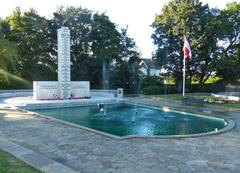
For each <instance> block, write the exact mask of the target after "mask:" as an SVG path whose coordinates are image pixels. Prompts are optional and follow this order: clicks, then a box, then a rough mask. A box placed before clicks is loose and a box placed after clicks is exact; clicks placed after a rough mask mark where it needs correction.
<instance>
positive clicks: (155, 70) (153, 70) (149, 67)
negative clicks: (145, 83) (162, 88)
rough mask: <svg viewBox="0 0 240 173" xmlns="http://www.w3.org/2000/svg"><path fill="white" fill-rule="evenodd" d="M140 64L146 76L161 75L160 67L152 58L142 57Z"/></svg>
mask: <svg viewBox="0 0 240 173" xmlns="http://www.w3.org/2000/svg"><path fill="white" fill-rule="evenodd" d="M139 66H140V71H141V72H142V73H143V74H144V75H145V76H160V73H161V70H160V67H158V66H156V65H155V64H154V62H153V61H152V59H142V60H141V62H140V63H139Z"/></svg>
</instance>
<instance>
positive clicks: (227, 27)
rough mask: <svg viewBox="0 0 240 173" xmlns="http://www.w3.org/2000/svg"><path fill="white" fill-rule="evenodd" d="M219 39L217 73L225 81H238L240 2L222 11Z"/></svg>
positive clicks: (239, 65) (239, 62) (239, 73)
mask: <svg viewBox="0 0 240 173" xmlns="http://www.w3.org/2000/svg"><path fill="white" fill-rule="evenodd" d="M219 18H220V19H219V20H220V21H221V27H220V28H219V29H220V31H221V32H220V34H219V41H221V43H222V44H220V45H219V46H220V53H221V56H220V60H219V62H218V65H217V74H218V75H219V76H221V77H222V78H223V79H224V81H225V82H236V81H237V80H238V79H240V29H239V28H240V3H237V2H233V3H230V4H228V5H227V7H226V8H225V9H224V10H223V11H221V14H220V16H219Z"/></svg>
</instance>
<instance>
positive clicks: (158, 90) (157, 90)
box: [141, 85, 164, 95]
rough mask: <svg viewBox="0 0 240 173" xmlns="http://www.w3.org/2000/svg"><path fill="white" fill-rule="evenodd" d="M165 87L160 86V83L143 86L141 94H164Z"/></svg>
mask: <svg viewBox="0 0 240 173" xmlns="http://www.w3.org/2000/svg"><path fill="white" fill-rule="evenodd" d="M163 93H164V91H163V87H161V86H158V85H151V86H147V87H145V88H143V89H142V90H141V94H144V95H156V94H163Z"/></svg>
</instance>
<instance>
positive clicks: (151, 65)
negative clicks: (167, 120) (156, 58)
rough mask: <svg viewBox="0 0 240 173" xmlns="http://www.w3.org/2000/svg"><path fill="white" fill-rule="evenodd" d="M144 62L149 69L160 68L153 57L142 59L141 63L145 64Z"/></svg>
mask: <svg viewBox="0 0 240 173" xmlns="http://www.w3.org/2000/svg"><path fill="white" fill-rule="evenodd" d="M143 64H144V65H145V67H146V68H148V69H159V67H158V66H156V65H155V63H154V62H153V60H152V59H142V61H141V62H140V65H143Z"/></svg>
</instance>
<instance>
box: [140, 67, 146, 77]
mask: <svg viewBox="0 0 240 173" xmlns="http://www.w3.org/2000/svg"><path fill="white" fill-rule="evenodd" d="M139 70H140V71H141V72H142V73H143V74H144V75H145V76H147V69H146V68H144V67H141V68H140V69H139Z"/></svg>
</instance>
